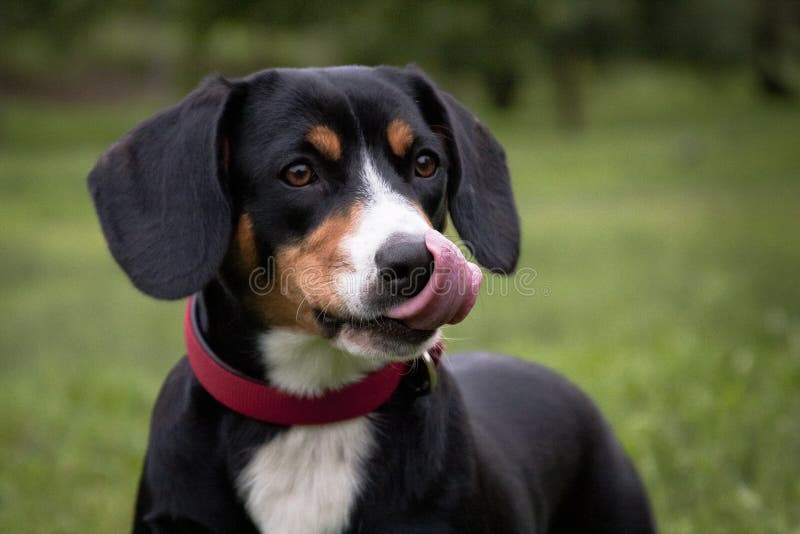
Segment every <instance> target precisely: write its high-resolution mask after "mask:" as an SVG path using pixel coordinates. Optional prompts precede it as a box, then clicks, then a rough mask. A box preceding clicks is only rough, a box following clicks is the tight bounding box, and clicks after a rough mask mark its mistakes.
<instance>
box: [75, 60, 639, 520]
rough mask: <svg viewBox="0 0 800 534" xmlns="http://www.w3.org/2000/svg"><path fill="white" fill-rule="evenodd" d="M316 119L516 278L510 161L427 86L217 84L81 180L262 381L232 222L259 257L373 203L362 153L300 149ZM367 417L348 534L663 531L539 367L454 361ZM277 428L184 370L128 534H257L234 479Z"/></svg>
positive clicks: (205, 331) (561, 387)
mask: <svg viewBox="0 0 800 534" xmlns="http://www.w3.org/2000/svg"><path fill="white" fill-rule="evenodd" d="M395 116H400V117H402V118H403V120H405V121H407V122H408V123H409V124H411V126H412V127H413V129H414V133H415V136H416V141H415V145H414V147H412V149H411V151H410V152H411V153H410V154H409V156H408V157H406V158H401V157H398V156H396V155H394V154H392V153H391V151H390V150H389V148H388V147H387V146H385V142H384V141H385V140H384V138H383V135H384V131H385V128H386V125H387V121H388V120H389V119H391V118H393V117H395ZM320 123H324V124H332V125H334V126H335V129H336V131H337V133H338V134H339V135H340V136H341V138H342V144H343V145H344V146H345V147H358V150H369V151H370V152H371V153H372V154H373V155H377V156H376V157H375V158H374V159H375V164H376V165H377V166H379V171H380V172H381V174H382V176H384V177H385V179H386V180H388V181H389V182H390V185H391V187H392V188H393V189H394V191H395V192H397V193H398V194H401V195H404V196H406V197H407V198H409V199H410V200H412V201H414V202H415V203H416V204H418V205H419V206H421V207H422V209H423V210H424V211H425V213H426V214H427V216H428V218H429V219H430V220H431V221H432V223H433V225H434V226H435V227H436V228H438V229H441V228H443V226H444V223H445V217H446V211H447V209H448V208H449V211H450V214H451V216H452V218H453V221H454V223H455V225H456V228H457V229H458V231H459V233H460V234H461V236H462V238H464V240H465V241H467V242H468V243H469V244H470V245H471V246H472V247H473V248H474V253H475V256H476V258H477V260H478V261H479V262H480V263H482V264H483V265H484V266H485V267H487V268H489V269H492V270H495V271H501V272H510V271H512V270H513V268H514V266H515V264H516V262H517V258H518V254H519V221H518V218H517V213H516V209H515V207H514V201H513V197H512V193H511V186H510V180H509V174H508V169H507V167H506V162H505V155H504V153H503V150H502V148H501V147H500V145H499V144H498V143H497V141H496V140H495V139H494V138H493V137H492V135H491V134H490V133H489V131H488V130H487V129H486V128H485V127H484V126H482V125H481V124H480V123H479V122H478V121H477V120H476V119H475V117H474V116H473V115H472V114H470V113H469V112H468V111H467V110H466V109H465V108H464V107H463V106H461V105H460V104H458V103H457V102H456V101H455V100H453V99H452V97H450V96H449V95H447V94H445V93H443V92H442V91H439V90H438V89H437V88H436V87H435V86H434V85H433V84H432V83H431V82H430V81H429V80H428V79H427V78H426V77H425V76H424V75H423V74H421V73H420V72H419V71H418V70H415V69H396V68H390V67H380V68H376V69H367V68H357V67H346V68H336V69H303V70H291V69H288V70H282V69H279V70H270V71H264V72H260V73H256V74H254V75H251V76H249V77H246V78H243V79H240V80H234V81H227V80H224V79H222V78H219V77H217V78H211V79H209V80H207V81H205V82H203V84H201V86H200V87H199V88H198V89H197V90H195V91H194V92H193V93H192V94H190V95H189V96H188V97H187V98H186V99H185V100H184V101H183V102H181V103H180V104H178V105H177V106H175V107H173V108H170V109H168V110H166V111H164V112H162V113H161V114H159V115H157V116H155V117H154V118H152V119H150V120H149V121H146V122H145V123H143V124H142V125H141V126H139V127H138V128H137V129H135V130H134V131H133V132H132V133H130V134H128V135H127V136H126V137H124V138H123V139H122V140H121V141H120V142H118V143H117V144H115V145H114V146H112V147H111V148H110V149H109V151H108V152H107V153H106V154H105V155H104V156H103V157H102V158H101V159H100V161H99V162H98V163H97V165H96V166H95V168H94V170H93V171H92V173H91V174H90V176H89V184H90V189H91V192H92V196H93V198H94V201H95V205H96V208H97V212H98V215H99V217H100V221H101V224H102V228H103V232H104V234H105V236H106V238H107V240H108V243H109V248H110V249H111V252H112V254H113V255H114V257H115V258H116V260H117V261H118V262H119V264H120V265H121V266H122V268H123V269H124V270H125V272H126V273H127V274H128V275H129V277H130V278H131V280H132V281H133V283H134V284H135V285H136V286H137V287H138V288H140V289H141V290H142V291H144V292H146V293H148V294H150V295H153V296H155V297H159V298H179V297H182V296H186V295H189V294H191V293H194V292H197V291H200V294H199V295H198V303H199V308H200V326H201V330H202V335H203V336H204V338H205V339H206V341H207V342H208V344H209V346H210V347H211V348H212V349H213V350H214V351H215V352H216V353H217V354H218V355H219V356H220V357H221V358H223V359H224V360H225V361H226V362H227V363H228V364H229V365H231V366H232V367H234V368H236V369H237V370H239V371H240V372H242V373H245V374H247V375H250V376H254V377H262V376H264V375H265V374H267V373H268V370H267V369H265V367H264V364H263V361H262V359H261V358H259V347H257V346H256V341H255V340H256V338H257V335H258V334H259V333H260V332H263V331H264V330H265V329H268V328H269V327H270V325H268V324H263V322H262V320H261V319H259V318H258V317H256V316H255V315H254V314H253V313H252V312H251V311H250V310H248V308H247V307H246V306H245V305H244V299H243V296H244V292H245V291H247V280H243V279H242V276H241V273H237V271H236V269H234V268H232V267H231V266H230V265H228V264H227V261H226V258H227V256H226V253H227V252H228V247H229V242H230V239H231V233H232V231H233V224H234V222H235V221H237V220H238V217H239V215H240V214H241V213H243V212H246V213H248V214H249V216H250V217H251V219H252V222H253V230H254V233H255V238H256V244H257V246H258V254H259V257H261V258H267V257H270V255H272V253H273V252H274V251H275V250H276V248H278V247H279V246H281V245H284V244H286V243H291V242H293V241H294V240H297V239H299V238H302V237H303V236H304V235H307V234H308V233H309V232H311V231H312V230H313V229H314V228H315V227H317V225H319V224H320V222H322V221H323V220H325V219H326V218H327V217H329V216H330V215H331V214H333V213H337V212H340V211H341V210H344V209H345V208H347V206H349V205H350V204H352V202H353V200H354V199H356V198H358V197H359V195H361V194H362V193H361V188H360V184H359V183H358V182H357V181H356V180H355V179H354V178H353V177H354V176H356V175H357V174H358V172H357V171H358V168H357V165H358V156H359V153H358V152H357V151H355V149H354V150H344V151H343V153H342V157H341V158H340V160H339V161H336V162H331V161H325V160H324V159H323V158H321V157H320V156H319V155H318V154H316V153H315V152H314V151H313V150H311V149H310V147H309V146H308V143H307V142H306V141H305V140H304V139H303V136H304V133H305V132H306V131H308V128H309V126H310V125H314V124H320ZM422 149H425V150H430V151H433V152H434V153H436V154H437V155H438V157H439V160H440V163H441V165H440V170H439V171H438V173H437V174H436V175H435V176H433V177H431V178H427V179H425V180H415V179H414V177H413V171H412V168H413V163H412V162H413V159H409V158H411V157H413V154H415V153H418V151H419V150H422ZM298 157H301V158H303V159H305V160H307V161H310V162H311V163H312V164H313V166H314V168H315V169H316V170H317V172H318V174H319V175H320V178H319V179H318V180H317V181H316V182H314V183H313V184H312V185H309V186H307V187H305V188H303V191H299V190H297V189H293V188H291V187H289V186H287V185H286V184H285V183H283V182H281V181H280V180H277V179H275V177H276V175H278V174H279V173H280V171H281V169H282V168H284V167H285V165H287V164H288V163H289V162H291V161H293V160H294V159H297V158H298ZM451 362H452V363H451ZM374 420H375V421H376V422H377V423H376V425H377V426H378V427H379V431H378V432H376V433H375V436H376V440H377V446H376V448H375V454H374V455H372V456H371V457H370V459H369V461H368V466H367V470H366V471H367V473H368V475H369V476H368V480H367V483H366V486H365V487H364V488H362V490H361V493H360V494H359V496H358V498H357V502H356V505H355V506H354V509H353V511H352V514H351V518H350V528H349V532H363V533H367V532H376V533H393V532H396V533H403V534H406V533H415V532H419V533H422V532H425V533H457V532H458V533H461V532H467V533H469V532H475V533H479V532H485V533H515V532H520V533H521V532H554V533H567V532H590V533H600V532H608V533H621V532H631V533H634V532H643V533H647V532H652V531H653V526H652V519H651V516H650V511H649V506H648V503H647V497H646V494H645V492H644V489H643V488H642V486H641V483H640V482H639V479H638V477H637V475H636V472H635V470H634V469H633V467H632V466H631V464H630V461H629V460H628V459H627V457H626V455H625V453H624V451H623V450H622V448H621V446H620V445H619V443H618V442H617V440H616V438H615V437H614V435H613V433H612V432H611V430H610V429H609V427H608V425H607V424H606V423H605V422H604V420H603V419H602V417H601V415H600V414H599V413H598V411H597V410H596V408H595V407H594V406H593V405H592V403H591V402H590V401H589V400H588V399H587V398H586V397H585V396H584V395H583V394H581V393H580V392H579V391H578V390H577V389H576V388H575V387H574V386H572V385H570V384H569V383H567V382H566V381H565V380H564V379H563V378H561V377H559V376H557V375H555V374H554V373H552V372H551V371H548V370H546V369H544V368H542V367H540V366H537V365H533V364H529V363H524V362H522V361H519V360H515V359H511V358H506V357H501V356H497V355H488V354H473V355H459V356H453V357H452V358H450V359H449V360H448V362H447V364H446V365H444V366H443V368H442V369H441V370H440V386H439V388H438V389H437V390H436V391H435V392H433V393H432V394H430V395H428V396H423V397H419V396H417V395H416V394H415V393H414V392H413V391H412V389H411V388H410V387H408V384H404V385H401V387H400V388H399V389H398V390H397V392H396V393H395V394H394V396H393V397H392V398H391V399H390V400H389V401H388V402H387V403H386V404H384V405H383V406H381V407H380V408H379V409H378V410H377V413H376V417H375V418H374ZM285 431H286V428H285V427H280V426H276V425H270V424H265V423H260V422H256V421H253V420H250V419H247V418H244V417H243V416H241V415H239V414H237V413H234V412H232V411H230V410H228V409H226V408H224V407H223V406H221V405H220V404H219V403H217V402H216V401H215V400H213V398H212V397H211V396H210V395H209V394H208V393H207V392H206V391H205V390H204V389H203V388H202V387H201V386H200V385H199V384H198V382H197V380H196V379H195V377H194V375H193V374H192V372H191V369H190V367H189V365H188V363H187V360H186V359H185V358H184V359H182V360H181V361H180V362H179V363H178V364H177V366H176V367H175V368H174V369H173V371H172V372H171V373H170V375H169V377H168V378H167V380H166V382H165V383H164V386H163V388H162V390H161V393H160V394H159V398H158V401H157V403H156V406H155V409H154V412H153V417H152V423H151V429H150V440H149V446H148V452H147V457H146V460H145V465H144V469H143V473H142V478H141V482H140V488H139V495H138V500H137V504H136V512H135V519H134V532H135V533H137V534H145V533H166V532H169V533H176V532H177V533H188V532H191V533H196V532H201V533H202V532H205V533H255V532H257V530H256V527H255V526H254V525H253V523H252V521H251V520H250V518H249V517H248V515H247V513H246V511H245V509H244V507H243V504H242V502H241V500H240V497H239V496H238V495H237V493H236V491H235V480H236V478H237V475H238V474H239V473H240V472H241V470H242V469H243V467H244V466H245V465H246V464H247V462H248V461H249V460H250V459H251V457H252V454H253V451H254V450H255V448H256V447H259V446H261V445H263V444H264V443H267V442H268V441H269V440H270V439H272V438H273V437H275V436H276V435H278V434H279V433H281V432H285ZM268 534H272V533H268Z"/></svg>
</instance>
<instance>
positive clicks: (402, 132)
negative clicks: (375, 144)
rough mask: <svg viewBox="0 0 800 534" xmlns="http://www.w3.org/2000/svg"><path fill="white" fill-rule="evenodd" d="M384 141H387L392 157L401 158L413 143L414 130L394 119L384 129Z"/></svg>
mask: <svg viewBox="0 0 800 534" xmlns="http://www.w3.org/2000/svg"><path fill="white" fill-rule="evenodd" d="M386 139H388V140H389V146H390V147H391V148H392V152H394V155H395V156H397V157H398V158H402V157H403V156H405V155H406V151H407V150H408V149H409V147H411V143H413V142H414V130H413V129H412V128H411V126H409V125H408V123H406V122H403V121H401V120H400V119H394V120H393V121H392V122H390V123H389V126H388V127H387V128H386Z"/></svg>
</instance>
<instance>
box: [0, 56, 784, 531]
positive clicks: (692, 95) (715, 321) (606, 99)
mask: <svg viewBox="0 0 800 534" xmlns="http://www.w3.org/2000/svg"><path fill="white" fill-rule="evenodd" d="M587 95H588V99H587V101H588V104H589V114H588V128H587V130H586V131H585V132H584V133H582V134H577V135H562V134H559V133H557V132H556V131H555V130H554V129H553V128H552V127H551V122H552V112H551V111H550V108H551V106H550V101H549V99H548V96H547V92H546V91H545V88H533V89H532V90H531V91H530V92H529V93H526V96H525V102H524V106H523V107H521V108H519V109H517V110H514V111H513V112H511V113H507V114H505V113H499V112H491V111H485V112H484V113H480V114H481V115H482V116H483V117H484V119H485V121H486V122H487V123H488V124H489V125H490V126H491V127H492V128H493V130H494V131H495V133H496V135H497V137H498V138H499V139H500V140H501V141H502V142H503V144H504V145H505V146H506V148H507V151H508V155H509V160H510V163H511V167H512V172H513V175H514V180H515V189H516V193H517V200H518V204H519V209H520V215H521V216H522V220H523V231H524V234H523V255H522V260H521V263H520V266H521V267H525V268H529V269H534V270H535V273H536V276H535V278H533V280H532V281H530V280H528V281H527V282H528V283H527V285H526V287H528V288H530V287H532V288H533V289H534V290H535V294H534V295H527V296H523V295H520V294H519V293H518V292H516V291H514V290H513V288H514V280H511V281H510V290H509V291H508V294H505V295H504V294H503V291H502V290H501V287H500V285H499V283H500V282H499V281H498V280H487V281H491V282H495V283H496V284H495V285H494V291H493V294H492V295H484V296H482V298H481V299H480V300H479V303H478V305H477V306H476V309H475V311H474V312H473V313H472V315H471V316H470V318H469V319H468V320H467V321H465V323H463V324H462V325H458V326H456V327H451V328H449V329H448V331H447V335H448V336H449V337H450V338H451V341H450V347H451V351H455V350H463V349H468V348H486V349H491V350H497V351H502V352H508V353H513V354H517V355H520V356H523V357H525V358H528V359H531V360H536V361H539V362H542V363H545V364H547V365H550V366H552V367H554V368H556V369H557V370H559V371H560V372H562V373H563V374H565V375H567V376H568V377H570V378H571V379H572V380H574V381H575V382H577V383H578V384H580V385H581V386H582V387H583V388H584V389H586V390H587V391H588V392H589V393H590V394H591V395H592V397H593V398H594V399H595V400H596V401H597V402H598V404H599V405H600V406H601V407H602V409H603V410H604V411H605V413H606V415H607V417H608V419H609V420H610V421H611V423H612V424H613V426H614V427H615V428H616V430H617V431H618V433H619V434H620V436H621V438H622V440H623V442H624V444H625V446H626V448H627V449H628V450H629V451H630V453H631V454H632V456H633V457H634V459H635V462H636V464H637V465H638V467H639V469H640V471H641V473H642V476H643V478H644V480H645V482H646V484H647V486H648V488H649V490H650V493H651V496H652V499H653V504H654V507H655V511H656V514H657V517H658V520H659V523H660V525H661V528H662V531H663V532H668V533H672V532H677V533H681V532H698V533H710V532H720V533H736V532H743V533H744V532H748V533H749V532H800V506H798V503H800V395H798V392H799V391H800V277H798V273H800V232H798V229H800V180H799V178H800V150H799V149H798V148H799V147H800V144H798V142H799V141H800V108H798V107H797V106H794V107H791V106H786V105H782V106H779V105H771V104H767V103H764V102H761V101H759V100H758V99H757V98H754V97H753V96H752V95H751V94H750V92H749V85H747V83H746V80H744V79H738V78H736V77H732V78H725V79H719V80H717V81H716V82H715V83H714V84H705V83H701V82H698V81H696V80H695V79H693V78H692V77H691V76H688V75H686V74H684V73H680V72H675V71H669V72H663V71H651V70H641V69H639V70H637V69H629V70H624V71H612V72H609V73H606V74H605V75H604V77H603V78H602V79H601V80H598V81H596V82H595V83H594V84H593V85H592V86H591V87H589V88H588V89H587ZM161 104H163V103H140V104H136V105H134V106H129V105H119V106H116V107H88V106H81V107H72V106H65V105H42V104H34V103H31V102H25V101H16V102H11V103H6V104H5V105H4V107H3V108H0V113H2V115H0V128H2V130H0V198H1V199H2V200H0V202H1V204H0V206H2V210H0V314H2V317H3V320H2V321H0V531H2V532H27V533H53V532H122V531H125V530H127V528H128V524H129V521H130V517H131V511H132V503H133V499H134V494H135V486H136V482H137V477H138V471H139V468H140V465H141V460H142V456H143V453H144V447H145V441H146V436H147V423H148V419H149V411H150V407H151V405H152V402H153V400H154V397H155V394H156V392H157V389H158V387H159V385H160V382H161V380H162V379H163V377H164V375H165V374H166V372H167V371H168V369H169V368H170V367H171V366H172V365H173V363H174V362H175V360H176V359H177V358H178V357H179V356H180V354H181V352H182V342H181V313H182V305H181V304H180V303H160V302H156V301H152V300H149V299H147V298H145V297H143V296H141V295H139V294H138V293H137V292H136V291H135V290H133V289H132V288H131V287H130V284H129V283H128V282H127V280H126V279H125V278H124V276H123V275H122V274H121V272H120V271H119V270H118V268H117V267H116V265H115V264H114V263H113V261H112V260H111V258H110V256H109V254H108V252H107V251H106V249H105V245H104V243H103V241H102V237H101V235H100V232H99V228H98V225H97V223H96V221H95V218H94V214H93V211H92V208H91V205H90V202H89V199H88V195H87V194H86V190H85V185H84V184H85V181H84V180H85V176H86V174H87V172H88V171H89V169H90V168H91V165H92V164H93V162H94V160H95V159H96V157H97V155H98V154H99V153H100V152H101V150H102V149H103V148H104V147H105V146H106V145H107V144H108V143H110V142H111V141H113V140H114V139H116V138H117V137H119V136H120V135H121V134H122V133H123V132H124V131H126V130H127V129H129V128H130V127H132V126H133V125H134V124H135V123H136V122H137V121H138V120H140V119H143V118H145V117H146V116H148V115H149V114H150V113H151V112H153V111H154V110H155V109H157V108H158V107H159V105H161ZM472 104H473V106H474V107H476V108H477V109H479V110H480V108H481V107H482V106H481V104H480V103H479V102H477V103H476V102H474V101H473V102H472ZM522 282H523V281H522V280H521V279H520V278H517V279H516V283H517V284H520V283H522ZM488 285H489V284H487V286H488ZM488 289H489V288H488V287H485V291H487V290H488Z"/></svg>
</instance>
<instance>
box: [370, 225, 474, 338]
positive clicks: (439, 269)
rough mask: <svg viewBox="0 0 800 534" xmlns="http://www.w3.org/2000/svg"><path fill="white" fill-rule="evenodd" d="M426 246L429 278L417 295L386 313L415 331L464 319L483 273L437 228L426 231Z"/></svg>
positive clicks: (471, 304)
mask: <svg viewBox="0 0 800 534" xmlns="http://www.w3.org/2000/svg"><path fill="white" fill-rule="evenodd" d="M425 245H426V246H427V247H428V250H429V251H430V253H431V254H432V255H433V264H434V267H433V273H432V274H431V278H430V280H429V281H428V283H427V285H426V286H425V287H424V288H423V289H422V291H421V292H420V293H419V294H418V295H416V296H414V297H412V298H411V299H409V300H407V301H405V302H403V303H402V304H399V305H397V306H395V307H394V308H391V309H390V310H389V311H388V312H387V313H386V316H387V317H391V318H392V319H399V320H401V321H403V322H404V323H405V324H406V325H408V326H409V327H411V328H415V329H417V330H433V329H435V328H438V327H439V326H441V325H443V324H445V323H450V324H455V323H458V322H461V321H462V320H464V318H465V317H466V316H467V314H468V313H469V311H470V310H471V309H472V306H473V304H475V299H476V298H477V297H478V290H479V289H480V287H481V279H482V276H483V275H482V274H481V270H480V268H479V267H478V266H477V265H475V264H474V263H470V262H468V261H467V260H466V259H465V258H464V255H463V254H461V251H460V250H458V247H456V246H455V244H453V243H452V242H451V241H450V240H449V239H447V238H446V237H445V236H443V235H442V234H440V233H439V232H437V231H436V230H428V232H427V233H426V234H425Z"/></svg>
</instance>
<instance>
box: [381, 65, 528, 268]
mask: <svg viewBox="0 0 800 534" xmlns="http://www.w3.org/2000/svg"><path fill="white" fill-rule="evenodd" d="M381 70H382V71H383V72H384V73H385V75H387V76H388V77H389V78H390V79H392V80H393V81H394V83H395V84H398V85H400V87H401V88H403V89H405V90H406V92H410V93H411V96H412V98H414V100H415V101H416V102H417V104H418V105H419V107H420V109H421V110H422V113H423V116H424V117H425V120H426V121H427V122H428V124H430V125H431V128H432V129H433V130H434V131H436V132H437V133H439V134H441V136H442V137H443V138H444V142H445V144H446V146H447V151H448V159H449V160H450V169H449V174H448V184H447V198H448V203H449V208H450V216H451V217H452V219H453V223H454V224H455V226H456V230H458V233H459V235H460V236H461V238H462V239H463V240H464V241H465V244H467V245H468V246H469V247H470V248H471V249H472V252H473V253H474V254H475V259H477V260H478V262H479V263H480V264H481V265H483V266H484V267H486V268H487V269H490V270H491V271H494V272H499V273H504V274H508V273H511V272H512V271H513V270H514V268H515V267H516V265H517V260H518V258H519V245H520V228H519V217H518V215H517V209H516V207H515V205H514V197H513V194H512V191H511V177H510V175H509V172H508V166H507V165H506V155H505V151H504V150H503V147H501V146H500V143H498V142H497V140H496V139H495V138H494V136H492V134H491V132H490V131H489V130H488V128H486V126H484V125H483V124H481V122H480V121H479V120H478V119H477V118H476V117H475V116H474V115H473V114H472V113H470V112H469V111H468V110H467V109H466V108H465V107H464V106H462V105H461V104H459V103H458V102H457V101H456V100H455V99H454V98H453V97H452V96H450V95H449V94H447V93H445V92H444V91H441V90H439V89H438V88H436V86H435V85H434V84H433V83H432V82H431V81H429V80H428V79H427V77H426V76H425V75H424V74H423V73H422V72H421V71H419V70H418V69H416V68H414V67H411V68H406V69H395V68H391V67H382V68H381Z"/></svg>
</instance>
